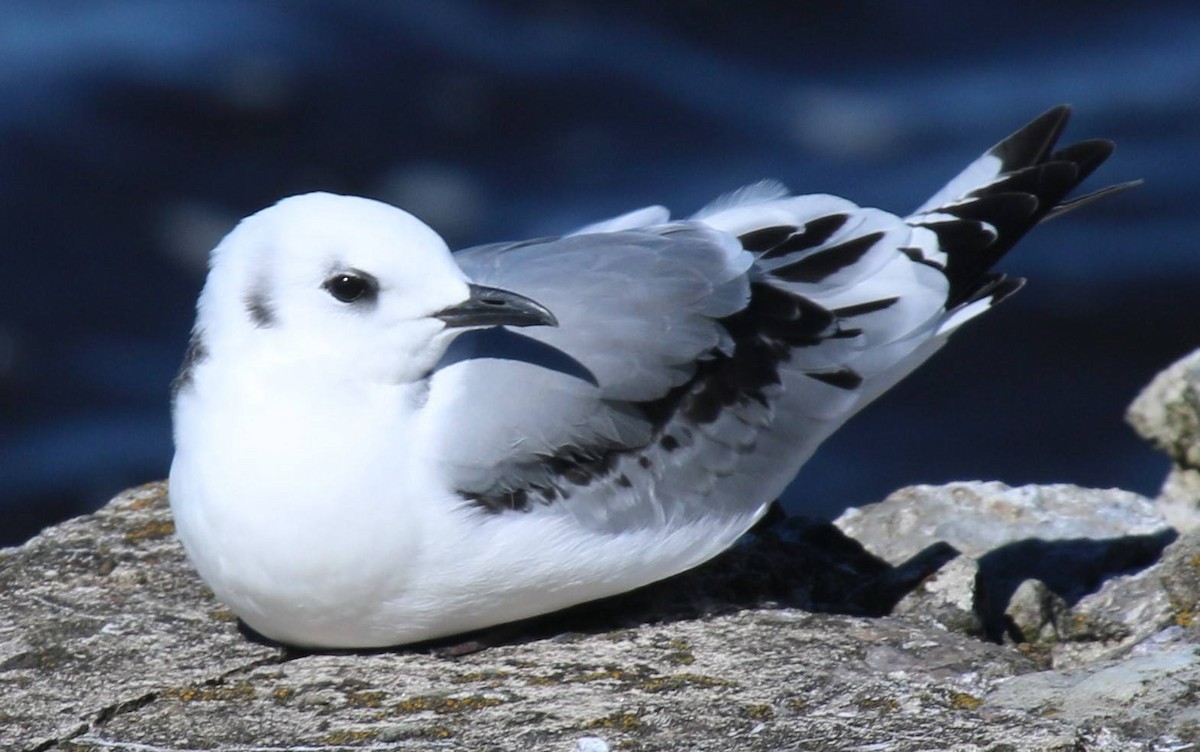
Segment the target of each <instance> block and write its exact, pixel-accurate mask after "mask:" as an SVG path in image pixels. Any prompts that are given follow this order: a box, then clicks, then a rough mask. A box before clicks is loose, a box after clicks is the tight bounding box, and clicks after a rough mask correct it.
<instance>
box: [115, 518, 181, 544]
mask: <svg viewBox="0 0 1200 752" xmlns="http://www.w3.org/2000/svg"><path fill="white" fill-rule="evenodd" d="M174 534H175V523H174V521H172V520H154V521H153V522H147V523H145V524H143V525H138V526H137V527H133V528H130V529H129V530H126V531H125V542H126V543H140V542H141V541H147V540H157V539H159V538H166V537H167V536H170V535H174Z"/></svg>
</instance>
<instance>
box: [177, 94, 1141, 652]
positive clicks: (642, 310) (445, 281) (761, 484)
mask: <svg viewBox="0 0 1200 752" xmlns="http://www.w3.org/2000/svg"><path fill="white" fill-rule="evenodd" d="M1068 114H1069V108H1067V107H1065V106H1062V107H1057V108H1054V109H1052V110H1050V111H1048V112H1047V113H1045V114H1044V115H1042V116H1040V117H1038V118H1037V119H1036V120H1034V121H1032V122H1031V123H1029V124H1028V125H1026V126H1025V127H1023V128H1021V129H1020V130H1018V131H1017V132H1016V133H1014V134H1013V135H1011V136H1010V137H1008V138H1007V139H1005V140H1003V141H1001V142H1000V143H999V144H998V145H996V146H995V147H993V148H992V149H990V150H989V151H987V152H986V153H985V154H984V155H983V156H981V157H980V158H979V159H977V160H976V161H974V162H972V163H971V164H970V165H969V166H968V167H967V168H966V169H965V170H964V171H963V172H962V173H961V174H959V175H958V176H957V177H955V178H954V179H953V180H951V181H950V182H949V183H947V184H946V186H945V187H943V188H942V189H941V190H939V191H937V193H935V194H934V195H933V197H932V198H930V199H929V200H928V201H926V202H925V203H924V204H922V205H921V206H920V208H918V209H917V210H916V211H914V212H913V213H911V214H909V215H907V216H898V215H895V214H890V213H888V212H885V211H881V210H879V209H870V208H863V207H859V206H857V205H855V204H853V203H851V202H850V201H847V200H846V199H843V198H838V197H836V196H830V195H804V196H792V195H789V194H788V193H787V192H786V191H785V190H784V189H783V188H782V186H780V185H778V184H776V183H770V182H768V183H761V184H758V185H755V186H751V187H749V188H744V189H742V190H740V191H737V192H734V193H732V194H730V195H728V196H726V197H724V198H721V199H719V200H717V201H716V202H714V203H713V204H711V205H709V206H708V207H707V208H705V209H703V210H702V211H700V212H699V213H697V214H695V215H693V216H691V217H690V218H687V219H678V220H672V219H671V218H670V215H669V213H668V211H667V210H666V209H664V208H663V207H659V206H653V207H648V208H644V209H640V210H637V211H633V212H630V213H628V214H625V215H622V216H620V217H616V218H614V219H609V220H607V221H603V222H599V223H597V224H593V225H589V226H587V227H584V228H582V229H580V230H577V231H575V232H572V233H570V234H567V235H563V236H561V237H549V238H539V239H536V240H526V241H522V242H516V243H500V244H496V245H487V246H481V247H477V248H470V249H467V250H464V251H461V252H458V253H453V254H452V253H451V252H450V249H449V248H447V246H446V244H445V242H443V240H442V239H441V238H440V237H439V236H438V235H437V234H436V233H435V232H434V231H433V230H431V229H430V228H429V227H427V226H426V225H425V224H423V223H422V222H421V221H420V220H418V219H416V218H415V217H413V216H411V215H410V214H407V213H405V212H404V211H401V210H400V209H397V208H394V207H392V206H388V205H386V204H384V203H380V202H377V201H372V200H368V199H364V198H357V197H351V196H338V195H332V194H328V193H312V194H307V195H301V196H294V197H291V198H287V199H284V200H282V201H280V202H279V203H277V204H275V205H274V206H271V207H269V208H266V209H263V210H262V211H259V212H258V213H257V214H254V215H252V216H250V217H248V218H246V219H244V220H242V222H241V223H240V224H238V225H237V227H235V228H234V229H233V230H232V231H231V232H230V233H229V235H228V236H226V237H225V238H224V240H222V241H221V242H220V244H219V245H217V247H216V248H215V249H214V250H213V252H212V258H211V264H210V270H209V273H208V278H207V281H206V283H205V285H204V289H203V291H202V292H201V294H200V299H199V303H198V305H197V317H196V324H195V328H194V329H193V332H192V338H191V342H190V345H189V347H188V349H187V354H186V356H185V359H184V364H183V368H182V369H181V371H180V374H179V376H178V377H177V378H176V380H175V382H174V384H173V410H174V432H175V448H176V451H175V458H174V462H173V464H172V466H171V476H170V498H171V508H172V511H173V513H174V516H175V520H176V525H177V529H178V533H179V537H180V539H181V540H182V541H183V544H184V547H185V548H186V550H187V553H188V555H189V556H190V558H191V561H192V562H193V563H194V564H195V566H196V569H197V570H198V571H199V573H200V575H201V576H202V577H203V579H204V580H205V582H207V583H208V585H209V586H211V588H212V590H213V591H214V592H215V593H216V595H217V597H218V598H219V599H220V600H221V601H223V602H224V603H225V604H227V605H228V606H229V607H230V608H231V609H232V610H233V611H234V612H235V613H236V614H237V615H238V616H239V617H241V619H242V620H244V622H245V623H246V624H247V625H249V626H250V627H252V628H253V629H255V630H257V631H258V632H260V633H261V634H263V635H265V636H266V637H269V638H271V639H274V640H277V641H280V642H283V643H287V644H292V645H297V646H303V647H319V648H370V647H380V646H391V645H398V644H405V643H411V642H416V641H422V640H427V639H431V638H438V637H445V636H449V635H455V634H459V633H463V632H467V631H470V630H475V629H478V628H482V627H487V626H491V625H496V624H500V623H504V622H509V621H513V620H517V619H521V618H525V617H529V616H534V615H537V614H543V613H547V612H550V611H554V610H557V609H561V608H564V607H567V606H571V605H573V604H577V603H581V602H584V601H589V600H593V599H597V598H601V597H604V596H609V595H613V594H616V593H620V592H623V591H627V590H630V589H633V588H637V587H639V586H642V585H645V584H647V583H650V582H654V581H656V580H660V579H662V578H665V577H669V576H671V575H674V574H677V573H679V572H682V571H684V570H686V569H689V568H691V567H694V566H696V565H698V564H700V563H701V562H704V561H706V560H708V559H710V558H711V557H713V556H715V555H716V554H718V553H720V552H721V551H723V550H725V549H726V548H728V547H729V546H730V545H731V544H733V542H734V541H736V540H737V539H738V537H739V536H741V535H742V534H743V533H745V532H746V530H747V529H749V528H750V527H751V526H752V525H753V524H754V523H755V521H757V520H758V519H759V518H760V517H761V516H762V515H763V514H764V513H765V512H766V510H767V509H768V507H769V505H770V504H771V502H772V501H773V500H774V499H775V498H776V496H777V495H778V494H779V493H780V492H781V491H782V490H783V489H784V487H785V486H786V485H787V484H788V482H789V481H791V480H792V478H793V477H794V476H795V475H796V473H797V471H798V470H799V469H800V466H801V465H802V464H803V463H804V462H805V461H806V460H807V459H808V458H809V456H810V455H811V454H812V453H813V451H814V450H815V449H816V448H817V446H818V445H819V444H820V443H821V442H822V441H823V440H824V439H825V438H826V437H828V436H829V435H830V434H831V433H832V432H833V431H834V430H835V429H837V428H838V427H839V426H840V425H842V423H844V422H845V421H846V420H847V419H848V418H849V417H850V416H851V415H853V414H854V413H855V412H857V411H858V410H860V409H862V407H863V406H864V405H866V404H867V403H869V402H870V401H871V400H873V399H874V398H875V397H877V396H879V395H880V394H882V393H883V392H884V391H885V390H887V389H888V388H889V387H891V386H892V385H893V384H895V383H896V382H897V381H899V380H900V379H901V378H903V377H904V376H905V375H906V374H908V373H909V372H910V371H911V370H912V369H913V368H915V367H916V366H917V365H919V364H920V363H921V362H923V361H924V360H925V359H926V358H928V357H929V356H930V355H932V354H933V353H934V352H935V351H936V350H937V349H938V348H939V347H941V346H942V344H943V343H944V342H945V341H946V338H947V337H949V336H950V335H951V334H952V333H953V332H955V331H957V329H958V328H959V327H960V326H961V325H962V324H964V323H965V322H967V321H969V320H970V319H972V318H974V317H976V316H978V315H979V314H981V313H983V312H984V311H986V310H988V309H989V308H991V307H992V306H994V305H995V304H996V303H998V302H1000V301H1001V300H1003V299H1004V298H1005V297H1007V296H1008V295H1010V294H1011V293H1013V292H1014V291H1015V290H1017V288H1018V287H1020V285H1021V283H1022V280H1019V279H1014V278H1011V277H1007V276H1005V275H1003V274H1000V273H997V272H993V271H991V268H992V266H993V265H994V264H995V263H996V262H997V261H998V260H999V259H1000V257H1001V256H1003V255H1004V254H1005V253H1006V252H1007V251H1008V250H1009V249H1010V248H1012V246H1013V244H1014V243H1016V242H1017V241H1018V240H1019V239H1020V238H1021V236H1023V235H1024V234H1025V233H1026V232H1027V231H1029V230H1030V229H1031V228H1033V226H1034V225H1036V224H1038V223H1039V222H1041V221H1042V220H1044V219H1046V218H1048V217H1052V216H1056V215H1058V214H1061V213H1062V212H1064V211H1066V210H1068V209H1070V208H1073V207H1076V206H1079V205H1081V204H1083V203H1085V202H1087V201H1089V200H1091V199H1093V198H1096V197H1098V196H1100V195H1104V194H1107V193H1110V192H1112V191H1113V190H1116V189H1119V188H1121V187H1124V186H1115V187H1113V188H1109V189H1105V190H1102V191H1098V192H1096V193H1093V194H1090V195H1089V196H1084V197H1081V198H1076V199H1074V200H1068V199H1067V198H1066V197H1067V194H1068V193H1070V192H1071V191H1072V189H1074V188H1075V187H1076V186H1077V185H1078V184H1079V183H1080V182H1081V181H1083V180H1084V179H1085V178H1086V177H1087V176H1088V175H1089V174H1090V173H1091V172H1092V171H1093V170H1095V169H1096V168H1097V167H1098V166H1099V165H1100V164H1101V163H1102V162H1104V160H1105V159H1106V158H1108V156H1109V155H1110V154H1111V153H1112V150H1113V145H1112V143H1111V142H1109V141H1103V140H1090V141H1083V142H1081V143H1077V144H1074V145H1072V146H1067V147H1065V148H1062V149H1058V150H1055V142H1056V141H1057V139H1058V136H1059V134H1060V133H1061V131H1062V129H1063V127H1064V125H1065V124H1066V121H1067V117H1068ZM518 328H519V330H518Z"/></svg>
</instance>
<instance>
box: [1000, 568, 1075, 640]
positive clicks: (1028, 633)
mask: <svg viewBox="0 0 1200 752" xmlns="http://www.w3.org/2000/svg"><path fill="white" fill-rule="evenodd" d="M1068 608H1069V607H1068V606H1067V602H1066V601H1064V600H1063V599H1062V598H1061V597H1059V595H1058V594H1057V593H1055V592H1054V591H1053V590H1051V589H1050V588H1049V587H1047V585H1046V583H1044V582H1042V581H1041V580H1024V581H1022V582H1021V584H1020V585H1018V586H1017V589H1016V590H1014V591H1013V594H1012V597H1011V598H1009V600H1008V608H1006V609H1005V611H1004V615H1005V616H1007V617H1008V620H1009V622H1010V623H1011V624H1012V627H1013V629H1015V630H1016V632H1017V634H1018V636H1019V637H1020V642H1023V643H1056V642H1058V641H1059V640H1061V639H1062V638H1063V635H1064V634H1065V632H1066V631H1067V630H1066V622H1067V610H1068Z"/></svg>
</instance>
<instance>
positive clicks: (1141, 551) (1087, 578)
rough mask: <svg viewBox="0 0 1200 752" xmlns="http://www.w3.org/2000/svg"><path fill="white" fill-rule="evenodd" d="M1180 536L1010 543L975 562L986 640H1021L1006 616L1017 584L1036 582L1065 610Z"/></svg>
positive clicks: (1148, 562) (1153, 559)
mask: <svg viewBox="0 0 1200 752" xmlns="http://www.w3.org/2000/svg"><path fill="white" fill-rule="evenodd" d="M1178 537H1179V534H1178V533H1177V532H1176V531H1175V530H1173V529H1170V528H1167V529H1164V530H1161V531H1159V532H1157V533H1153V534H1147V535H1129V536H1125V537H1122V538H1104V539H1092V538H1076V539H1069V540H1041V539H1036V538H1031V539H1026V540H1021V541H1015V542H1013V543H1009V544H1006V545H1004V546H1001V547H999V548H997V549H995V550H993V551H989V552H988V553H986V554H984V555H983V556H981V557H980V558H979V573H978V575H977V576H976V578H975V609H976V612H977V613H978V614H979V617H980V619H981V620H982V622H983V628H984V633H985V635H986V636H987V638H988V639H990V640H993V641H996V642H1000V641H1002V640H1003V639H1004V638H1006V637H1007V638H1008V639H1010V640H1012V641H1013V642H1024V641H1025V640H1026V636H1025V635H1024V634H1023V633H1022V631H1021V630H1020V629H1019V628H1017V626H1016V624H1015V623H1014V621H1013V619H1012V617H1011V615H1010V614H1009V609H1010V605H1011V603H1012V601H1013V595H1014V594H1015V593H1016V592H1017V589H1018V588H1019V587H1020V586H1021V584H1022V583H1025V582H1028V581H1036V582H1039V583H1042V584H1043V585H1045V587H1046V589H1047V590H1048V591H1049V592H1050V593H1053V595H1054V596H1056V597H1058V598H1060V599H1061V600H1062V601H1063V603H1064V605H1065V606H1066V607H1067V608H1069V607H1071V606H1074V605H1075V604H1076V603H1078V602H1079V600H1080V599H1081V598H1083V597H1084V596H1087V595H1090V594H1092V593H1095V592H1097V591H1098V590H1100V588H1101V587H1103V585H1104V583H1105V582H1107V581H1108V580H1110V579H1112V578H1113V577H1118V576H1121V575H1128V574H1133V573H1136V572H1139V571H1141V570H1143V569H1145V568H1147V567H1150V566H1152V565H1154V564H1155V563H1157V562H1158V560H1159V559H1160V558H1161V556H1162V553H1163V550H1164V549H1165V548H1166V547H1167V546H1169V545H1170V544H1171V543H1172V542H1173V541H1175V539H1176V538H1178Z"/></svg>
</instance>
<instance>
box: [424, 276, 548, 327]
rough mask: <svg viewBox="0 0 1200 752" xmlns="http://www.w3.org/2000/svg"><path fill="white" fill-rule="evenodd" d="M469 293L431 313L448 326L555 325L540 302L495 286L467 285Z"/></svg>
mask: <svg viewBox="0 0 1200 752" xmlns="http://www.w3.org/2000/svg"><path fill="white" fill-rule="evenodd" d="M470 288H471V297H469V298H467V299H466V300H465V301H463V302H462V303H459V304H458V305H452V306H450V307H449V308H443V309H442V310H440V311H438V312H437V313H435V314H433V317H434V318H438V319H441V320H442V321H444V322H446V326H448V327H468V326H471V327H474V326H558V319H556V318H554V314H553V313H550V311H549V310H547V309H546V307H545V306H543V305H542V304H541V303H538V302H537V301H534V300H531V299H529V298H527V297H525V296H524V295H518V294H516V293H515V292H509V291H508V290H501V289H500V288H498V287H484V286H483V285H470Z"/></svg>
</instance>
